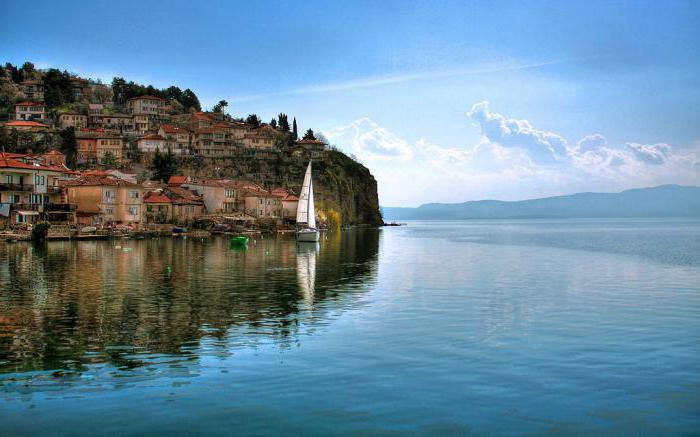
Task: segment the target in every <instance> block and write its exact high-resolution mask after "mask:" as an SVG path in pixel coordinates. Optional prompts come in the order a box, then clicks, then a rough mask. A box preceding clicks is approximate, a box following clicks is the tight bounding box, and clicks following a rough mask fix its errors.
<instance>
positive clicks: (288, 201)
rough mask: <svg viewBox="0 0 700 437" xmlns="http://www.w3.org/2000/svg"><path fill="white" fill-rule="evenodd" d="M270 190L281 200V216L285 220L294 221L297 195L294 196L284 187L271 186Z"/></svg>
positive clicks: (297, 201)
mask: <svg viewBox="0 0 700 437" xmlns="http://www.w3.org/2000/svg"><path fill="white" fill-rule="evenodd" d="M270 192H271V193H272V194H273V195H274V196H277V197H278V198H279V199H280V201H281V202H282V218H283V219H285V220H293V221H296V217H297V206H298V205H299V197H297V196H295V195H294V194H292V193H290V192H289V191H287V190H285V189H284V188H273V189H272V190H270Z"/></svg>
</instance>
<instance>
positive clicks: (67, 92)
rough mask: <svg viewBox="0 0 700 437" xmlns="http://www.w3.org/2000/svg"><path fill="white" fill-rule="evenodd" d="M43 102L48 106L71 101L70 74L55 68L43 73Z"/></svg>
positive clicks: (51, 106) (53, 106)
mask: <svg viewBox="0 0 700 437" xmlns="http://www.w3.org/2000/svg"><path fill="white" fill-rule="evenodd" d="M44 102H45V103H46V106H47V107H48V108H55V107H56V106H61V105H65V104H67V103H73V89H72V86H71V76H70V74H68V72H66V71H63V72H62V71H60V70H57V69H55V68H52V69H50V70H49V71H47V72H46V74H44Z"/></svg>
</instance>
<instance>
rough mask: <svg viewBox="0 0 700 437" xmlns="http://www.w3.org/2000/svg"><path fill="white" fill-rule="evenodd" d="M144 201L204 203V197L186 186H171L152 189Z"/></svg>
mask: <svg viewBox="0 0 700 437" xmlns="http://www.w3.org/2000/svg"><path fill="white" fill-rule="evenodd" d="M143 201H144V203H172V204H175V205H203V204H204V202H203V201H202V198H201V197H200V196H198V195H196V194H195V193H193V192H192V191H190V190H188V189H186V188H178V187H169V188H165V189H163V190H159V191H151V192H150V193H148V194H146V196H144V198H143Z"/></svg>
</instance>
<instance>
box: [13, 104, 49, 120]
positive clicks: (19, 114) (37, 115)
mask: <svg viewBox="0 0 700 437" xmlns="http://www.w3.org/2000/svg"><path fill="white" fill-rule="evenodd" d="M45 118H46V107H45V106H44V104H43V103H39V102H29V101H27V102H19V103H15V120H22V121H36V120H38V121H44V119H45Z"/></svg>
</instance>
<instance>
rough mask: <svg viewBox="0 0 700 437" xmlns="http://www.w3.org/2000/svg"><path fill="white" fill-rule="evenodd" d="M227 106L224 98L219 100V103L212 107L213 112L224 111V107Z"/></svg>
mask: <svg viewBox="0 0 700 437" xmlns="http://www.w3.org/2000/svg"><path fill="white" fill-rule="evenodd" d="M227 106H228V102H227V101H226V100H219V103H217V104H216V105H214V108H213V109H212V111H213V112H220V113H222V114H223V113H224V109H225V108H226V107H227Z"/></svg>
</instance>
